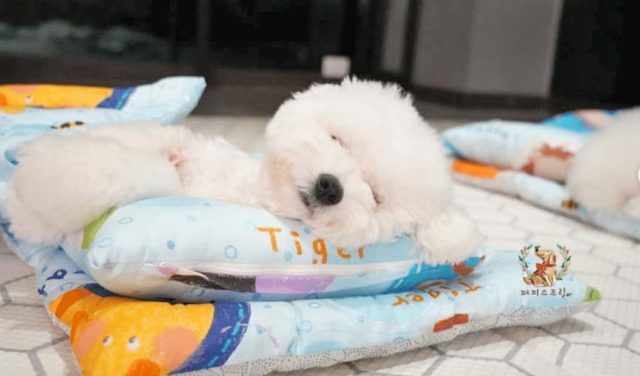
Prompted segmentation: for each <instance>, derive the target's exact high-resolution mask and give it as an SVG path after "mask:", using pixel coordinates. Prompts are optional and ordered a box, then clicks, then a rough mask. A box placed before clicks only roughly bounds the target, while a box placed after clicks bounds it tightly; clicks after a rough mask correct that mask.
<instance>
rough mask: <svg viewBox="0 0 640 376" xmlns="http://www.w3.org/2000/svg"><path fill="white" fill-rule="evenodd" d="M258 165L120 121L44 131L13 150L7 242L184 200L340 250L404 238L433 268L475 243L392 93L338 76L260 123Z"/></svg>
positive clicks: (226, 149)
mask: <svg viewBox="0 0 640 376" xmlns="http://www.w3.org/2000/svg"><path fill="white" fill-rule="evenodd" d="M266 141H267V150H266V156H265V158H264V159H263V161H262V162H257V161H255V160H253V159H252V158H250V157H249V156H248V155H246V154H245V153H243V152H242V151H240V150H239V149H237V148H235V147H234V146H232V145H230V144H229V143H228V142H226V141H225V140H223V139H221V138H215V139H208V138H205V137H202V136H199V135H196V134H193V133H191V132H190V131H188V130H187V129H186V128H182V127H162V126H159V125H154V124H121V125H112V126H106V127H101V128H95V129H91V130H88V131H87V132H85V133H83V134H80V135H74V136H68V137H64V136H60V135H49V136H44V137H40V138H38V139H36V140H35V141H33V142H30V143H27V144H25V145H24V146H23V147H21V148H20V149H19V150H18V156H17V157H18V161H19V165H18V167H17V169H16V172H15V175H14V177H13V180H12V185H11V189H10V192H9V196H8V200H7V213H8V215H9V218H10V220H11V222H12V230H13V231H14V232H15V234H16V235H17V236H18V237H20V238H23V239H25V240H27V241H29V242H33V243H56V242H59V241H60V240H61V239H62V237H64V235H65V234H68V233H71V232H75V231H78V230H81V229H82V228H83V227H84V226H85V225H86V224H87V223H88V222H90V221H91V220H92V219H94V218H95V217H97V216H98V215H99V214H100V213H102V212H103V211H105V210H107V209H108V208H110V207H113V206H117V205H121V204H123V203H125V202H128V201H132V200H135V199H140V198H144V197H154V196H165V195H188V196H199V197H207V198H212V199H217V200H225V201H231V202H235V203H239V204H246V205H254V206H264V207H265V208H267V209H268V210H270V211H272V212H273V213H275V214H279V215H283V216H286V217H290V218H297V219H301V220H303V221H304V222H306V223H307V224H308V225H309V226H310V227H311V228H313V230H314V232H315V233H316V234H318V235H320V236H323V237H325V238H327V240H329V241H330V242H332V243H334V244H336V245H338V246H350V247H356V246H360V245H364V244H369V243H373V242H379V241H383V242H386V241H391V240H393V238H394V237H396V236H398V235H400V234H403V233H409V234H412V235H413V236H414V238H415V240H416V242H417V243H418V244H419V245H420V246H421V248H422V249H423V250H424V252H425V253H424V257H425V258H426V259H427V260H429V261H431V262H434V263H439V262H445V261H452V262H456V261H460V260H462V259H464V258H465V257H467V256H468V255H469V253H470V252H471V251H472V250H473V247H474V245H475V244H476V243H477V241H478V238H479V236H478V234H477V232H476V229H475V226H474V225H473V223H472V222H471V221H470V220H469V219H467V218H466V217H464V216H463V215H461V214H459V213H458V212H456V211H454V210H453V209H452V208H451V197H450V195H451V179H450V177H449V173H448V166H447V162H446V160H445V157H444V152H443V150H442V147H441V145H440V142H439V140H438V137H437V135H436V134H435V132H434V131H433V129H431V128H430V127H429V126H428V125H427V123H426V122H425V121H424V120H423V119H422V118H421V117H420V116H419V114H418V113H417V111H416V110H415V108H414V107H413V105H412V104H411V99H410V98H409V97H407V96H404V95H403V94H402V93H401V92H400V90H399V88H398V87H396V86H393V85H391V86H383V85H382V84H380V83H375V82H364V81H355V80H354V81H351V80H345V81H344V82H343V83H342V84H340V85H317V86H313V87H311V89H309V90H308V91H306V92H304V93H298V94H296V95H294V98H293V99H291V100H289V101H287V102H285V103H284V104H283V105H282V106H281V108H280V109H279V110H278V112H277V113H276V114H275V116H274V118H273V119H272V120H271V122H270V123H269V125H268V127H267V140H266Z"/></svg>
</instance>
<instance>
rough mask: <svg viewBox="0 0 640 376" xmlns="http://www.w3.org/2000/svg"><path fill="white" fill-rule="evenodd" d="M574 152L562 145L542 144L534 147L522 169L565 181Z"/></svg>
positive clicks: (533, 173) (529, 172)
mask: <svg viewBox="0 0 640 376" xmlns="http://www.w3.org/2000/svg"><path fill="white" fill-rule="evenodd" d="M573 156H574V153H573V152H572V151H569V150H566V149H565V148H564V147H562V146H551V145H549V144H546V143H545V144H542V146H540V147H539V148H536V149H534V150H533V151H532V152H531V155H530V156H529V159H528V160H527V163H526V164H525V165H524V166H522V171H524V172H526V173H528V174H531V175H536V176H540V177H543V178H546V179H551V180H555V181H560V182H563V181H564V180H565V179H566V177H567V173H568V171H569V167H570V165H571V161H572V160H573Z"/></svg>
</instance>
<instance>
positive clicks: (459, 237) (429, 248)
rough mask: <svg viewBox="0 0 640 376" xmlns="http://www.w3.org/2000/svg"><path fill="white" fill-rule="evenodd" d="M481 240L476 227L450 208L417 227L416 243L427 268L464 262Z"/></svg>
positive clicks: (467, 218) (418, 224)
mask: <svg viewBox="0 0 640 376" xmlns="http://www.w3.org/2000/svg"><path fill="white" fill-rule="evenodd" d="M481 240H482V237H481V235H480V233H479V232H478V229H477V228H476V225H475V223H473V221H471V219H469V217H467V216H466V215H464V214H462V213H460V212H459V211H457V210H455V209H453V208H449V209H447V210H445V211H444V212H443V213H440V214H439V215H438V216H437V217H435V218H431V219H430V220H428V221H424V222H418V223H417V225H416V231H415V241H416V243H417V244H418V246H420V247H421V248H422V252H423V259H424V261H426V262H427V263H430V264H441V263H448V262H449V263H457V262H460V261H463V260H465V259H466V258H467V257H469V255H470V254H471V253H472V252H473V250H474V249H475V247H476V246H477V245H478V244H479V243H480V241H481Z"/></svg>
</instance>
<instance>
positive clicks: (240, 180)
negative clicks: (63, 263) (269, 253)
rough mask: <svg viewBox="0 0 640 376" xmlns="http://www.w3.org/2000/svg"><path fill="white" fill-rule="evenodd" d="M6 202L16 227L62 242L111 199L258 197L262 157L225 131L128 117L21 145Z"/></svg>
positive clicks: (113, 202)
mask: <svg viewBox="0 0 640 376" xmlns="http://www.w3.org/2000/svg"><path fill="white" fill-rule="evenodd" d="M17 157H18V160H19V165H18V168H17V169H16V172H15V175H14V177H13V179H12V184H11V187H10V189H9V193H8V198H7V204H6V210H7V215H8V216H9V218H10V220H11V229H12V231H13V232H14V233H15V234H16V235H17V236H18V237H20V238H21V239H24V240H26V241H28V242H31V243H35V244H38V243H45V244H56V243H58V242H60V240H62V238H63V237H64V235H66V234H69V233H72V232H75V231H78V230H81V229H82V228H83V227H84V226H86V225H87V224H88V223H89V222H90V221H91V220H92V219H95V218H96V217H97V216H98V215H99V214H101V213H102V212H104V211H106V210H108V209H109V208H111V207H114V206H118V205H121V204H123V203H126V202H129V201H133V200H137V199H141V198H146V197H159V196H180V195H186V196H200V197H207V198H212V199H218V200H225V201H231V202H236V203H239V204H247V205H258V202H257V193H256V186H257V182H256V181H255V178H256V177H257V174H258V173H257V168H258V164H257V162H256V161H254V160H253V159H251V158H250V157H249V156H247V155H246V154H245V153H243V152H242V151H240V150H239V149H237V148H236V147H234V146H233V145H231V144H229V143H228V142H227V141H226V140H224V139H221V138H214V139H208V138H205V137H202V136H199V135H196V134H193V133H192V132H191V131H189V130H188V129H186V128H183V127H178V126H176V127H164V126H161V125H159V124H154V123H123V124H115V125H110V126H105V127H100V128H95V129H91V130H88V131H87V132H86V133H83V134H78V135H73V136H62V135H58V134H52V135H47V136H43V137H39V138H38V139H36V140H35V141H33V142H29V143H27V144H25V145H24V146H22V147H21V148H20V149H19V151H18V156H17Z"/></svg>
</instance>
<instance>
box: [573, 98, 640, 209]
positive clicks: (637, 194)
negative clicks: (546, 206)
mask: <svg viewBox="0 0 640 376" xmlns="http://www.w3.org/2000/svg"><path fill="white" fill-rule="evenodd" d="M639 144H640V109H634V110H629V111H625V112H624V113H622V114H620V115H619V116H618V118H617V119H616V120H614V121H612V122H611V123H610V124H608V125H607V126H606V127H604V128H602V129H600V130H598V131H596V133H595V134H594V135H592V136H591V137H589V139H588V140H587V142H586V143H585V145H584V146H583V147H582V148H581V149H580V150H579V151H578V153H577V154H576V156H575V158H574V160H573V162H572V166H571V169H570V170H569V174H568V177H567V187H568V189H569V191H570V193H571V195H572V198H573V199H574V200H576V201H577V202H579V203H580V204H583V205H585V206H587V207H589V208H594V209H600V210H606V211H611V212H617V211H621V212H624V213H626V214H628V215H630V216H632V217H634V218H637V219H640V182H639V181H638V170H639V169H640V151H639V149H638V147H639Z"/></svg>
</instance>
